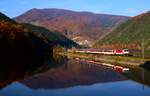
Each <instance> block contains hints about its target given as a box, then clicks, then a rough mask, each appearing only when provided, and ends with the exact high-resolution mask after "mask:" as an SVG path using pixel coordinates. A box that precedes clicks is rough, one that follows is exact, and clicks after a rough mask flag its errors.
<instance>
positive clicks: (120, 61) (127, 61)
mask: <svg viewBox="0 0 150 96" xmlns="http://www.w3.org/2000/svg"><path fill="white" fill-rule="evenodd" d="M60 55H65V56H69V57H73V58H80V59H86V60H93V61H97V62H105V63H111V64H114V65H121V66H141V65H143V64H144V63H145V62H147V61H150V59H142V58H139V57H127V56H108V55H95V54H85V53H71V52H69V53H67V52H66V53H60Z"/></svg>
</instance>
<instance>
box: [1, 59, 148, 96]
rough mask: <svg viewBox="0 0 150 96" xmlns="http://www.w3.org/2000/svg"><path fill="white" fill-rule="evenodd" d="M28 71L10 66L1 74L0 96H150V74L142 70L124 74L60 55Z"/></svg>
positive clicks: (135, 69)
mask: <svg viewBox="0 0 150 96" xmlns="http://www.w3.org/2000/svg"><path fill="white" fill-rule="evenodd" d="M26 68H27V69H26ZM26 68H24V67H21V66H10V67H9V69H4V70H1V71H0V72H1V73H0V77H1V78H0V86H1V87H2V88H1V90H0V96H1V95H2V96H114V95H117V96H150V87H148V86H146V85H149V83H150V77H149V74H150V72H149V71H147V70H144V71H143V70H142V69H141V68H131V71H130V73H128V74H120V73H117V72H116V71H114V70H112V69H109V68H106V67H103V66H97V65H95V64H92V63H90V62H86V61H82V60H74V59H67V58H66V57H59V56H55V58H51V60H47V61H45V62H44V63H43V65H42V66H41V65H40V66H36V65H35V66H34V67H33V66H32V68H30V67H26ZM2 69H3V68H2ZM142 72H144V74H143V73H142ZM138 82H139V83H138ZM142 83H143V84H146V85H143V84H142Z"/></svg>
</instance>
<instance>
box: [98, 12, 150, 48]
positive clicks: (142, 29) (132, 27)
mask: <svg viewBox="0 0 150 96" xmlns="http://www.w3.org/2000/svg"><path fill="white" fill-rule="evenodd" d="M149 29H150V12H149V11H148V12H146V13H143V14H140V15H138V16H135V17H133V18H132V19H130V20H128V21H126V22H124V23H123V24H121V25H120V26H118V27H117V28H116V29H114V30H113V31H112V32H111V33H110V34H108V35H107V36H106V37H104V38H103V39H102V40H99V41H97V42H96V44H95V47H110V48H117V47H118V48H131V49H141V44H142V43H143V42H145V43H147V42H148V41H147V40H148V39H149V38H150V30H149Z"/></svg>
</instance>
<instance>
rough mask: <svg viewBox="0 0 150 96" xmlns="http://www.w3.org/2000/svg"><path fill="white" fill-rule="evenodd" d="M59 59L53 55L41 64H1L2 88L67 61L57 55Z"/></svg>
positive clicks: (0, 78) (0, 85)
mask: <svg viewBox="0 0 150 96" xmlns="http://www.w3.org/2000/svg"><path fill="white" fill-rule="evenodd" d="M57 59H59V60H57ZM57 59H54V58H53V57H51V58H50V59H49V60H45V61H43V62H41V63H39V64H37V63H29V64H23V63H21V64H9V65H8V64H1V67H0V88H4V87H5V86H7V85H9V84H11V83H12V82H15V81H20V80H23V79H25V78H27V77H30V76H33V75H34V74H38V73H42V72H43V71H44V72H45V71H47V70H49V69H50V68H54V67H58V66H60V65H63V64H64V63H65V62H66V61H67V58H66V57H57Z"/></svg>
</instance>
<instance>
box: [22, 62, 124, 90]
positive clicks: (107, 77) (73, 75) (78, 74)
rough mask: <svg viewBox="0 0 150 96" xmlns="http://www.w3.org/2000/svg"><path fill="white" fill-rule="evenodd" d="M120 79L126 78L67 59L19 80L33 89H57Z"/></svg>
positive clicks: (108, 70) (107, 70)
mask: <svg viewBox="0 0 150 96" xmlns="http://www.w3.org/2000/svg"><path fill="white" fill-rule="evenodd" d="M122 80H126V78H125V77H124V76H122V75H120V74H118V73H116V72H114V71H113V70H111V69H106V68H103V67H98V66H95V65H93V64H89V63H86V62H77V61H74V60H69V61H68V62H67V63H66V64H64V65H63V66H61V67H58V68H52V69H50V70H48V71H47V72H45V73H42V74H38V75H35V76H33V77H31V78H28V79H26V80H24V81H21V83H23V84H24V85H26V86H28V87H30V88H33V89H41V88H42V89H58V88H66V87H73V86H77V85H91V84H94V83H100V82H101V83H104V82H114V81H122Z"/></svg>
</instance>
